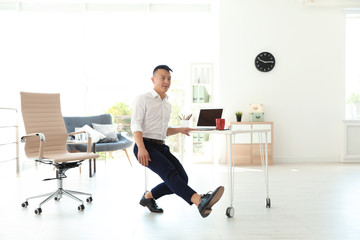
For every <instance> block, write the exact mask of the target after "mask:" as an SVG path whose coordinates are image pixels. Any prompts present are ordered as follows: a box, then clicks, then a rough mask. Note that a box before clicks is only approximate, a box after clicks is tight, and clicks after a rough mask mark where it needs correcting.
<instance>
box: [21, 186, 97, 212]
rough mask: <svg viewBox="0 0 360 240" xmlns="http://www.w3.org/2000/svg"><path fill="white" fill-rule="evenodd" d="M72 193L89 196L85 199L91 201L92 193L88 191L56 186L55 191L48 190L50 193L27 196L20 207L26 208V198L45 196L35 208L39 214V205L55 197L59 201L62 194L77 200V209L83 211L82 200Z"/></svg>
mask: <svg viewBox="0 0 360 240" xmlns="http://www.w3.org/2000/svg"><path fill="white" fill-rule="evenodd" d="M74 194H78V195H86V196H89V197H88V198H87V199H86V202H88V203H91V202H92V200H93V199H92V195H91V194H90V193H84V192H78V191H72V190H65V189H63V188H58V189H57V190H56V191H55V192H50V193H45V194H41V195H37V196H33V197H29V198H27V199H26V200H25V202H23V203H22V204H21V206H22V207H24V208H26V207H27V206H28V205H29V202H28V200H30V199H34V198H40V197H47V198H46V199H45V200H44V201H42V202H41V203H40V204H39V207H38V208H37V209H35V214H38V215H39V214H41V212H42V209H41V206H42V205H43V204H44V203H46V202H48V201H49V200H51V199H55V201H60V199H61V198H62V197H63V196H67V197H69V198H72V199H74V200H76V201H78V202H79V203H80V205H79V206H78V210H79V211H83V210H84V209H85V206H84V202H83V200H81V199H80V198H78V197H76V196H75V195H74Z"/></svg>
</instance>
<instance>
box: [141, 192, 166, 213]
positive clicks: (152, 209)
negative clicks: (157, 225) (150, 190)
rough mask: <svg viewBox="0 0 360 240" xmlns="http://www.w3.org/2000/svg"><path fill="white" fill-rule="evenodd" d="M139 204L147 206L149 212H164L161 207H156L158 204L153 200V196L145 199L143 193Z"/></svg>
mask: <svg viewBox="0 0 360 240" xmlns="http://www.w3.org/2000/svg"><path fill="white" fill-rule="evenodd" d="M140 205H141V206H143V207H147V208H148V209H149V210H150V212H154V213H162V212H164V210H162V208H159V207H158V205H157V204H156V202H155V199H153V198H149V199H146V198H145V193H144V195H143V196H142V198H141V200H140Z"/></svg>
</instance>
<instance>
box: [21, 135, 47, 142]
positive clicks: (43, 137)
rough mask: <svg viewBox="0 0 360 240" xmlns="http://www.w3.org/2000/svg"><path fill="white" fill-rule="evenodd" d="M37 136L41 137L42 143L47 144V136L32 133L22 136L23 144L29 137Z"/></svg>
mask: <svg viewBox="0 0 360 240" xmlns="http://www.w3.org/2000/svg"><path fill="white" fill-rule="evenodd" d="M36 136H38V137H40V141H42V142H45V135H44V134H43V133H30V134H27V135H25V136H22V137H21V142H23V143H24V142H26V138H28V137H36Z"/></svg>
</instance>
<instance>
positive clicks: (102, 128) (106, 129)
mask: <svg viewBox="0 0 360 240" xmlns="http://www.w3.org/2000/svg"><path fill="white" fill-rule="evenodd" d="M92 125H93V128H94V129H95V130H96V131H99V132H101V133H102V134H104V135H105V138H104V139H101V141H100V142H103V143H108V142H117V141H119V139H118V137H117V125H116V124H97V123H93V124H92Z"/></svg>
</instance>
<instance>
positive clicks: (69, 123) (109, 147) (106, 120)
mask: <svg viewBox="0 0 360 240" xmlns="http://www.w3.org/2000/svg"><path fill="white" fill-rule="evenodd" d="M64 121H65V126H66V129H67V132H68V133H70V132H75V128H81V127H83V126H84V125H86V124H87V125H89V126H90V127H92V124H93V123H97V124H112V123H113V121H112V116H111V115H110V114H101V115H97V116H84V117H64ZM117 137H118V140H119V141H116V142H106V143H96V144H93V145H92V146H91V147H92V149H91V151H92V152H109V151H117V150H124V151H125V153H126V155H127V157H128V159H129V161H130V158H129V155H128V153H127V151H126V149H127V148H129V147H130V146H131V145H132V144H133V142H132V141H131V140H130V139H128V138H127V137H126V136H124V135H123V134H122V133H121V132H119V133H117ZM86 148H87V145H86V144H68V150H69V151H80V152H86ZM95 161H96V160H95V159H94V161H93V165H94V173H95V172H96V162H95ZM130 164H131V162H130ZM92 175H93V173H92V172H91V161H90V176H92Z"/></svg>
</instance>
